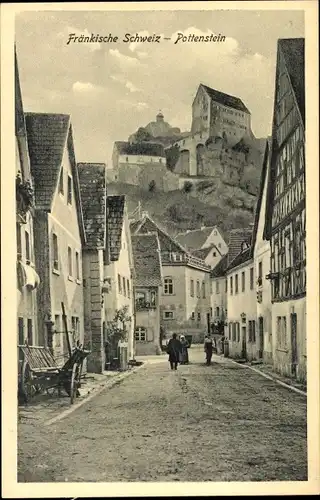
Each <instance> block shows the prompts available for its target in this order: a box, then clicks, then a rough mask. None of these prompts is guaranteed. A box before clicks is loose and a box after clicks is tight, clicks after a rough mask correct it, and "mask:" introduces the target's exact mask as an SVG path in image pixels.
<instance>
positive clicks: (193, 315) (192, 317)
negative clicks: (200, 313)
mask: <svg viewBox="0 0 320 500" xmlns="http://www.w3.org/2000/svg"><path fill="white" fill-rule="evenodd" d="M191 319H195V314H194V311H193V313H192V314H191Z"/></svg>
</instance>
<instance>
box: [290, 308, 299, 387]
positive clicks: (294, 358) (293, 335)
mask: <svg viewBox="0 0 320 500" xmlns="http://www.w3.org/2000/svg"><path fill="white" fill-rule="evenodd" d="M290 319H291V373H292V375H293V376H294V377H295V376H296V375H297V361H298V352H297V315H296V313H293V314H291V315H290Z"/></svg>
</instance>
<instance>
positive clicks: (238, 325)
mask: <svg viewBox="0 0 320 500" xmlns="http://www.w3.org/2000/svg"><path fill="white" fill-rule="evenodd" d="M236 328H237V333H236V335H237V342H240V323H238V322H237V327H236Z"/></svg>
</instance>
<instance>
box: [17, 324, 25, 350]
mask: <svg viewBox="0 0 320 500" xmlns="http://www.w3.org/2000/svg"><path fill="white" fill-rule="evenodd" d="M18 335H19V345H22V344H23V343H24V327H23V318H18Z"/></svg>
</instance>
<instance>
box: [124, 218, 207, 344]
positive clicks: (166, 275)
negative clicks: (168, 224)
mask: <svg viewBox="0 0 320 500" xmlns="http://www.w3.org/2000/svg"><path fill="white" fill-rule="evenodd" d="M130 228H131V234H132V235H137V234H139V235H140V234H147V233H154V232H156V233H157V235H158V239H159V244H160V252H161V262H162V274H163V288H162V293H161V296H160V314H161V319H160V326H161V328H162V329H163V330H164V331H165V332H166V336H168V335H170V334H171V333H172V332H176V333H184V334H189V335H192V337H193V342H200V341H202V340H203V338H204V334H205V333H206V332H208V331H210V322H211V317H210V291H209V286H210V267H209V266H208V265H207V264H206V263H205V262H204V261H203V260H202V259H198V258H197V257H195V256H194V255H191V254H190V253H189V252H187V250H186V249H185V248H184V247H183V246H182V245H180V243H178V242H177V241H176V240H174V239H173V238H172V237H171V236H170V235H169V234H168V233H167V232H166V231H165V230H164V229H162V228H161V227H160V226H159V224H157V223H155V222H154V221H153V220H152V219H151V218H150V216H149V215H148V214H147V213H146V212H144V213H143V214H142V217H141V218H140V219H139V220H137V221H134V222H132V223H131V226H130Z"/></svg>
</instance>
